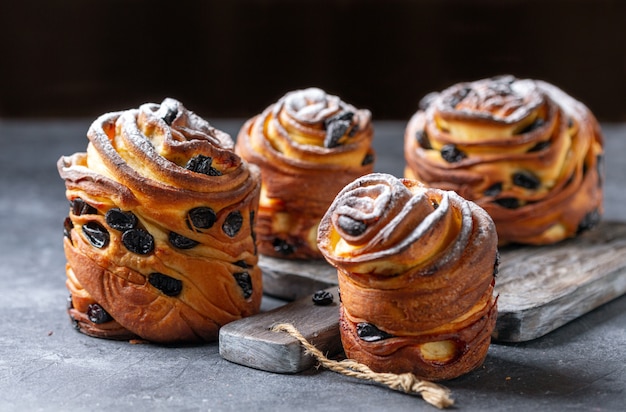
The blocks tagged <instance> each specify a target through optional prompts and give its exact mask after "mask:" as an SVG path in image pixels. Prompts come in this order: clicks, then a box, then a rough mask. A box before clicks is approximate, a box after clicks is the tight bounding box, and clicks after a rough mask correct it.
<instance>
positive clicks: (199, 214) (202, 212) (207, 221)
mask: <svg viewBox="0 0 626 412" xmlns="http://www.w3.org/2000/svg"><path fill="white" fill-rule="evenodd" d="M216 220H217V215H216V214H215V212H214V211H213V209H211V208H210V207H196V208H194V209H191V210H190V211H189V213H187V226H189V228H190V229H192V228H193V227H196V228H198V229H209V228H210V227H212V226H213V224H214V223H215V221H216ZM190 223H191V225H190Z"/></svg>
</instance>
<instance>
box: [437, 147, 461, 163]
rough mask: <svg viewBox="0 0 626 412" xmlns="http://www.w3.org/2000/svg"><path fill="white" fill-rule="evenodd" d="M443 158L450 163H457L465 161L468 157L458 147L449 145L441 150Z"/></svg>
mask: <svg viewBox="0 0 626 412" xmlns="http://www.w3.org/2000/svg"><path fill="white" fill-rule="evenodd" d="M441 157H443V159H444V160H445V161H446V162H448V163H456V162H460V161H461V160H463V159H465V158H466V157H467V155H466V154H465V153H463V152H462V151H461V150H459V149H458V148H457V147H456V145H453V144H447V145H445V146H444V147H442V148H441Z"/></svg>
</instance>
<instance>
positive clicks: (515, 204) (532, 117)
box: [405, 76, 604, 244]
mask: <svg viewBox="0 0 626 412" xmlns="http://www.w3.org/2000/svg"><path fill="white" fill-rule="evenodd" d="M405 156H406V162H407V166H406V170H405V177H407V178H411V179H417V180H420V181H422V182H424V183H425V184H427V185H429V186H433V187H438V188H442V189H446V190H454V191H456V192H457V193H459V194H460V195H461V196H463V197H465V198H466V199H469V200H473V201H475V202H476V203H478V204H479V205H480V206H482V207H483V208H484V209H485V210H486V211H487V212H488V213H489V214H490V215H491V217H492V218H493V220H494V221H495V223H496V227H497V230H498V235H499V239H500V242H501V244H505V243H526V244H550V243H554V242H557V241H560V240H562V239H565V238H569V237H572V236H575V235H576V234H578V233H580V232H581V231H584V230H587V229H590V228H591V227H593V226H595V225H596V224H597V223H598V221H599V220H600V216H601V215H602V212H603V207H602V197H603V195H602V182H603V175H604V166H603V139H602V135H601V132H600V127H599V125H598V122H597V121H596V119H595V118H594V116H593V115H592V113H591V112H590V111H589V109H587V107H585V106H584V105H583V104H582V103H580V102H578V101H576V100H574V99H573V98H572V97H570V96H568V95H567V94H565V93H564V92H563V91H561V90H560V89H558V88H556V87H555V86H552V85H550V84H548V83H546V82H543V81H538V80H529V79H517V78H515V77H513V76H500V77H494V78H489V79H483V80H478V81H475V82H471V83H460V84H456V85H454V86H452V87H450V88H448V89H446V90H444V91H442V92H441V93H438V94H436V93H434V94H430V95H428V96H426V97H425V98H424V99H423V100H422V102H421V104H420V110H419V111H417V113H415V115H414V116H413V117H412V118H411V120H410V121H409V123H408V126H407V128H406V134H405Z"/></svg>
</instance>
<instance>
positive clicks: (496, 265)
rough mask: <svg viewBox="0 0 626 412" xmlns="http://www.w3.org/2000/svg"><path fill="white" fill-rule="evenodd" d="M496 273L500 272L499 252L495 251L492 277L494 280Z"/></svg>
mask: <svg viewBox="0 0 626 412" xmlns="http://www.w3.org/2000/svg"><path fill="white" fill-rule="evenodd" d="M498 272H500V251H499V250H497V251H496V260H495V262H493V277H494V278H495V277H496V275H497V274H498Z"/></svg>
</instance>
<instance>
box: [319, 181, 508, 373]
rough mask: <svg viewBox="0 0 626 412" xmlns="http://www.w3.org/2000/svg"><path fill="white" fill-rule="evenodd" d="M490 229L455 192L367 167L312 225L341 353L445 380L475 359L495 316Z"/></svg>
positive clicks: (494, 238) (398, 370) (483, 347)
mask: <svg viewBox="0 0 626 412" xmlns="http://www.w3.org/2000/svg"><path fill="white" fill-rule="evenodd" d="M497 242H498V240H497V234H496V231H495V226H494V223H493V221H492V219H491V218H490V217H489V215H488V214H487V213H486V212H485V211H484V210H483V209H482V208H480V207H479V206H477V205H476V204H475V203H473V202H469V201H466V200H465V199H463V198H461V197H460V196H459V195H457V194H456V193H454V192H451V191H443V190H439V189H433V188H427V187H425V186H423V185H422V184H420V183H419V182H417V181H413V180H407V179H397V178H395V177H393V176H391V175H387V174H379V173H374V174H370V175H367V176H363V177H361V178H359V179H357V180H355V181H354V182H353V183H351V184H349V185H347V186H346V187H345V188H344V190H342V191H341V192H340V193H339V194H338V195H337V197H336V199H335V201H334V202H333V203H332V205H331V206H330V208H329V209H328V212H327V213H326V215H325V216H324V217H323V218H322V220H321V223H320V226H319V239H318V245H319V248H320V250H321V251H322V253H323V254H324V257H325V258H326V260H327V261H328V262H329V263H330V264H332V265H333V266H335V267H336V268H337V274H338V279H339V288H340V293H341V295H340V296H341V308H340V331H341V339H342V344H343V347H344V350H345V352H346V355H347V356H348V357H349V358H352V359H355V360H357V361H359V362H362V363H364V364H366V365H368V366H369V367H370V368H372V369H373V370H375V371H378V372H393V373H404V372H412V373H414V374H416V375H417V376H419V377H421V378H424V379H429V380H443V379H451V378H454V377H457V376H460V375H462V374H464V373H467V372H469V371H470V370H472V369H474V368H476V367H477V366H479V365H480V364H481V363H482V362H483V360H484V358H485V356H486V353H487V349H488V347H489V344H490V340H491V333H492V331H493V328H494V326H495V321H496V314H497V310H496V305H497V304H496V298H495V297H494V295H493V287H494V279H495V273H496V272H497V266H498V250H497Z"/></svg>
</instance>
